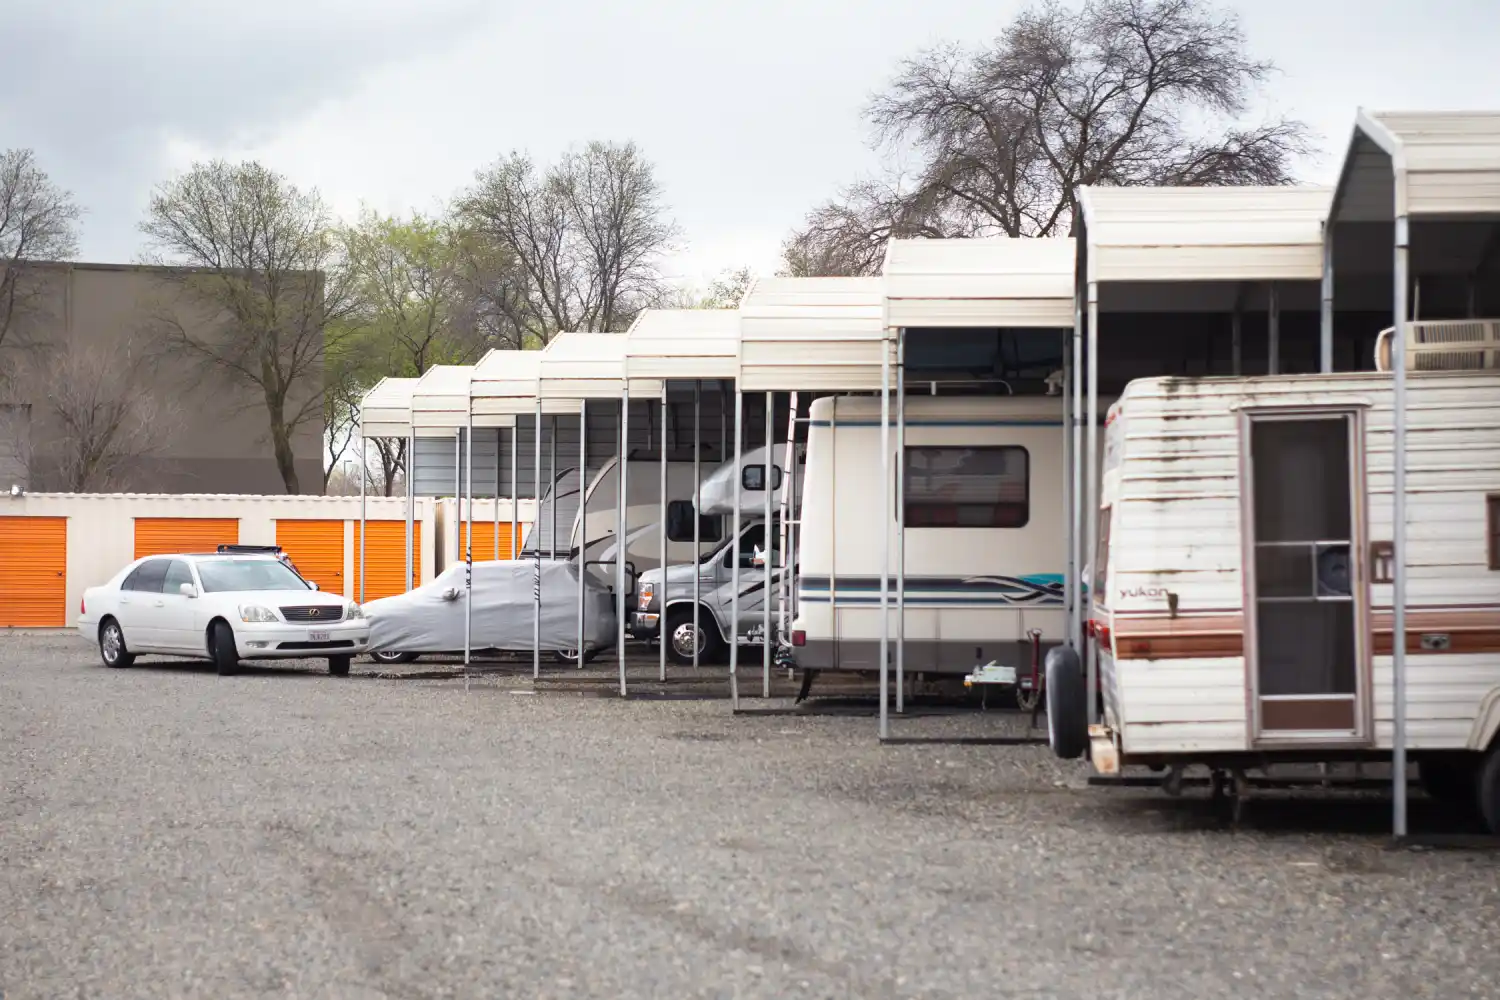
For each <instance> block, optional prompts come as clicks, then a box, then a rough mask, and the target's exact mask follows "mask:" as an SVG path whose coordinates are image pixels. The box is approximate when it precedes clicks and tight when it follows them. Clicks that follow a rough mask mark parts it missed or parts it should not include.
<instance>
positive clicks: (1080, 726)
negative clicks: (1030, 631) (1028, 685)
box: [1046, 646, 1089, 760]
mask: <svg viewBox="0 0 1500 1000" xmlns="http://www.w3.org/2000/svg"><path fill="white" fill-rule="evenodd" d="M1046 696H1047V743H1048V744H1049V745H1050V746H1051V747H1052V752H1053V753H1054V754H1056V755H1057V756H1058V757H1060V758H1062V759H1063V760H1077V759H1078V758H1079V757H1082V756H1083V754H1084V751H1086V750H1087V749H1088V746H1089V707H1088V706H1089V700H1088V690H1087V686H1086V685H1085V682H1084V677H1083V668H1082V666H1081V664H1080V661H1079V659H1078V652H1077V651H1076V650H1074V649H1072V648H1071V647H1068V646H1054V647H1053V648H1052V649H1050V650H1048V651H1047V688H1046Z"/></svg>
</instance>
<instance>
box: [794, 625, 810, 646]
mask: <svg viewBox="0 0 1500 1000" xmlns="http://www.w3.org/2000/svg"><path fill="white" fill-rule="evenodd" d="M792 645H793V646H806V645H807V633H806V632H804V631H802V630H801V629H800V628H799V629H797V630H796V631H794V632H793V633H792Z"/></svg>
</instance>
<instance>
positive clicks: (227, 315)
mask: <svg viewBox="0 0 1500 1000" xmlns="http://www.w3.org/2000/svg"><path fill="white" fill-rule="evenodd" d="M141 230H142V232H144V233H145V234H146V236H147V238H148V240H149V241H150V245H151V248H152V251H153V254H154V256H153V259H154V260H156V261H157V262H159V263H165V264H178V265H185V266H186V268H187V270H186V271H184V272H179V273H178V276H176V277H175V278H174V279H173V280H176V281H177V282H178V284H179V286H180V289H181V292H182V299H183V301H182V302H180V303H179V305H181V306H188V307H196V308H197V309H199V310H207V311H209V312H211V313H213V314H216V315H218V316H221V317H222V322H219V323H217V324H210V325H209V326H208V328H207V329H205V328H204V327H203V326H202V325H201V324H197V323H189V322H185V321H183V320H182V319H181V312H180V310H164V311H163V314H162V316H161V317H160V319H161V327H162V329H163V330H164V332H165V333H166V335H167V337H168V340H169V342H170V344H171V346H173V347H174V348H180V349H181V350H183V351H184V352H186V353H187V354H188V355H190V356H192V357H196V358H198V359H199V360H200V361H202V362H203V363H204V364H205V365H206V366H207V367H208V368H209V369H211V370H213V371H215V372H217V373H219V374H221V375H223V376H225V377H227V378H228V379H230V380H231V381H233V382H236V383H239V384H241V385H244V386H247V387H250V388H253V389H254V390H255V391H257V392H259V394H260V396H261V398H262V400H263V401H264V404H265V407H266V417H267V424H268V429H269V432H270V438H271V445H272V449H273V450H274V452H275V457H276V466H277V468H278V470H279V471H280V472H281V478H282V481H283V482H284V483H285V484H286V488H287V492H289V493H297V492H300V487H301V484H300V482H299V481H298V476H297V467H296V461H295V455H294V453H293V450H292V438H293V436H294V433H295V432H296V430H297V429H298V428H299V427H301V426H302V425H304V424H305V423H307V422H309V421H317V420H318V418H319V417H320V416H321V415H322V413H323V392H322V384H321V378H322V367H323V358H324V353H325V339H326V338H325V334H326V332H327V331H328V330H329V329H330V328H332V327H334V326H336V324H337V323H338V322H339V321H340V320H342V319H343V318H344V317H345V316H347V315H348V313H349V310H350V308H351V301H352V300H351V297H350V295H349V282H348V276H347V274H346V271H345V269H344V267H343V266H342V264H343V262H342V259H341V257H340V253H339V251H340V243H339V240H338V238H337V231H336V228H335V226H334V224H333V219H332V215H331V213H330V212H329V210H328V208H327V206H326V205H325V204H324V203H323V200H322V198H320V197H319V195H318V193H317V192H316V191H301V190H299V189H298V188H297V187H295V186H294V185H293V184H291V183H290V182H289V181H288V180H287V179H286V178H285V177H283V176H281V175H280V174H277V173H274V172H273V171H271V170H268V169H267V168H265V167H264V166H262V165H260V164H259V163H254V162H247V163H238V164H231V163H226V162H224V161H222V160H216V161H214V162H212V163H200V164H195V165H194V166H193V168H192V169H191V170H189V171H188V172H187V173H186V174H184V175H183V176H181V177H178V178H176V179H175V180H172V181H169V182H167V183H165V184H162V185H159V186H158V187H157V188H156V190H155V191H154V192H153V193H152V196H151V204H150V208H149V210H148V213H147V217H146V220H145V221H144V222H143V223H142V224H141Z"/></svg>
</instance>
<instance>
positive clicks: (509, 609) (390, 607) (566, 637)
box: [364, 559, 616, 661]
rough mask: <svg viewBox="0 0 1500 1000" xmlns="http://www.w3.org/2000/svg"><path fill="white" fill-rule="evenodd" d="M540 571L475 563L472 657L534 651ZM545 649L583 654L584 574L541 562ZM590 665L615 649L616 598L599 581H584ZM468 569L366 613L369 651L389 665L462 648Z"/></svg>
mask: <svg viewBox="0 0 1500 1000" xmlns="http://www.w3.org/2000/svg"><path fill="white" fill-rule="evenodd" d="M537 567H538V563H537V562H535V561H533V560H530V559H521V560H502V561H499V562H477V563H474V580H473V598H472V599H473V602H474V607H473V615H472V619H471V629H472V631H471V634H470V637H469V645H470V648H471V649H494V650H503V651H510V652H523V651H528V652H529V651H530V650H531V648H532V639H533V624H532V617H533V614H532V613H533V607H532V590H533V585H534V583H535V580H536V572H537ZM540 567H541V595H542V628H541V648H542V649H544V650H551V651H553V652H556V653H559V654H564V653H573V651H575V650H576V649H577V648H578V567H577V565H576V564H574V563H570V562H564V561H562V560H552V559H543V560H542V561H541V563H540ZM584 584H585V586H584V627H585V629H586V632H585V635H584V657H585V659H587V658H588V657H589V656H590V655H591V654H594V653H597V652H598V651H599V650H601V649H606V648H608V647H610V646H612V645H614V642H615V633H616V628H615V621H616V619H615V605H614V596H613V594H612V593H611V592H610V591H609V590H608V589H606V588H604V587H602V586H600V585H599V583H598V582H597V580H596V579H595V578H594V577H593V576H592V575H590V576H588V577H587V578H586V579H585V581H584ZM464 601H465V590H464V565H463V564H462V563H459V564H458V565H456V566H451V567H449V568H448V569H447V570H444V571H443V572H442V573H441V574H439V575H438V577H437V578H436V579H435V580H433V581H432V582H431V583H428V584H425V585H423V586H421V587H418V588H417V589H415V590H412V591H409V592H408V593H405V594H398V595H396V596H394V597H383V598H381V599H379V600H376V601H371V602H369V603H368V604H366V605H364V611H365V614H366V616H367V617H368V618H369V620H370V649H371V651H372V652H375V653H377V654H379V656H378V658H379V659H383V660H387V661H390V660H394V659H397V658H398V657H399V658H403V659H411V658H414V656H415V654H420V653H446V652H453V651H455V650H461V649H463V648H464Z"/></svg>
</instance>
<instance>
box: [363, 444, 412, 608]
mask: <svg viewBox="0 0 1500 1000" xmlns="http://www.w3.org/2000/svg"><path fill="white" fill-rule="evenodd" d="M416 464H417V435H416V433H415V432H414V431H411V430H408V431H407V435H406V585H405V586H404V587H402V588H401V589H402V590H407V591H409V590H411V589H412V586H413V584H412V578H413V577H414V576H415V575H416V574H415V573H413V572H412V571H413V569H414V566H413V563H415V562H416V558H417V557H416V554H415V553H414V552H413V551H412V550H413V549H414V548H415V544H414V542H415V538H416V510H415V507H416V505H417V477H416V474H415V472H414V469H415V468H416ZM364 523H365V519H364V513H363V512H361V513H360V518H359V524H360V529H359V530H360V537H359V551H360V560H361V562H360V567H359V570H360V572H359V579H360V585H359V586H360V592H361V595H363V592H364V578H365V573H364V562H363V560H364V551H365V538H364ZM361 600H363V596H361Z"/></svg>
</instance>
